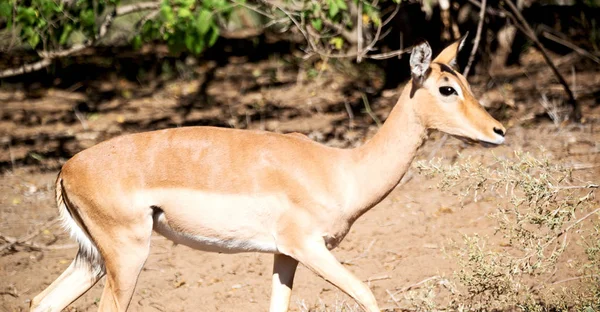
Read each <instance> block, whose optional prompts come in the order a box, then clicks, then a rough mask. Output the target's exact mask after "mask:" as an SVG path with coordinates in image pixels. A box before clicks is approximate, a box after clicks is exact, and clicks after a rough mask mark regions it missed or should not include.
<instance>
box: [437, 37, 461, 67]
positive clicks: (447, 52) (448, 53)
mask: <svg viewBox="0 0 600 312" xmlns="http://www.w3.org/2000/svg"><path fill="white" fill-rule="evenodd" d="M468 35H469V32H467V33H466V34H465V35H464V36H462V38H460V39H458V40H457V41H455V42H454V43H453V44H451V45H449V46H447V47H446V48H445V49H444V50H443V51H442V52H441V53H440V54H439V55H438V56H437V57H436V58H435V59H434V60H433V61H434V62H435V63H442V64H446V65H450V66H451V67H454V68H456V56H458V52H459V51H460V50H462V48H463V47H464V45H465V42H466V41H467V36H468Z"/></svg>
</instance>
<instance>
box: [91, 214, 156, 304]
mask: <svg viewBox="0 0 600 312" xmlns="http://www.w3.org/2000/svg"><path fill="white" fill-rule="evenodd" d="M149 221H150V222H146V223H144V224H140V225H139V226H137V228H136V227H135V226H134V227H130V228H127V229H123V230H121V231H116V232H114V233H113V235H112V237H113V239H114V241H110V242H104V243H103V244H99V245H100V246H103V248H101V250H102V256H103V258H104V261H105V267H106V285H105V286H104V291H103V292H102V297H101V298H100V304H99V307H98V311H126V310H127V307H128V306H129V303H130V301H131V297H132V296H133V293H134V291H135V286H136V284H137V280H138V277H139V275H140V272H141V271H142V267H143V266H144V263H145V262H146V259H148V255H149V254H150V236H151V235H152V222H151V221H152V219H151V218H150V219H149Z"/></svg>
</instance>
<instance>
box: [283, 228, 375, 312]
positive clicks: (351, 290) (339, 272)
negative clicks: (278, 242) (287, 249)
mask: <svg viewBox="0 0 600 312" xmlns="http://www.w3.org/2000/svg"><path fill="white" fill-rule="evenodd" d="M291 256H293V257H294V258H295V259H297V260H298V261H300V262H301V263H302V264H304V265H305V266H306V267H308V268H309V269H311V270H312V271H313V272H315V273H317V274H318V275H319V276H321V277H323V278H324V279H325V280H327V281H328V282H330V283H331V284H333V285H334V286H336V287H337V288H339V289H341V290H342V291H343V292H345V293H346V294H348V295H349V296H350V297H352V298H353V299H354V300H356V302H357V303H358V304H359V305H360V306H361V307H362V308H363V309H364V310H365V311H368V312H380V310H379V307H378V306H377V301H376V300H375V297H374V296H373V293H372V292H371V290H370V289H369V287H367V285H365V283H363V282H362V281H361V280H360V279H358V278H357V277H356V276H354V275H353V274H352V273H350V271H348V270H347V269H346V268H345V267H344V266H343V265H342V264H341V263H340V262H339V261H337V259H336V258H335V257H334V256H333V254H332V253H331V252H330V251H329V250H328V249H327V247H325V243H324V242H323V240H322V239H321V238H318V239H315V240H314V241H309V242H305V243H304V244H301V245H300V247H296V248H294V249H292V254H291Z"/></svg>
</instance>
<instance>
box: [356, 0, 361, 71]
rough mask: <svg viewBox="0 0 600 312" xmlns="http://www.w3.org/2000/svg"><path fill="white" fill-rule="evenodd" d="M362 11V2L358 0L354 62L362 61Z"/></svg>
mask: <svg viewBox="0 0 600 312" xmlns="http://www.w3.org/2000/svg"><path fill="white" fill-rule="evenodd" d="M362 11H363V3H362V1H358V14H357V15H356V24H357V25H358V26H357V30H358V31H357V34H356V62H357V63H360V61H362V48H363V33H362V32H363V29H362V28H363V27H362V26H363V24H362Z"/></svg>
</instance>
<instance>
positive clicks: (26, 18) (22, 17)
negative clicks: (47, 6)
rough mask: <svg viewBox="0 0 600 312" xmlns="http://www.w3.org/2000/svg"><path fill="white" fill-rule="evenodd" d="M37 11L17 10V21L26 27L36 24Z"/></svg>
mask: <svg viewBox="0 0 600 312" xmlns="http://www.w3.org/2000/svg"><path fill="white" fill-rule="evenodd" d="M36 19H37V11H36V10H35V9H34V8H25V7H19V8H18V9H17V21H19V22H22V23H23V24H26V25H31V24H33V23H35V20H36Z"/></svg>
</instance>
